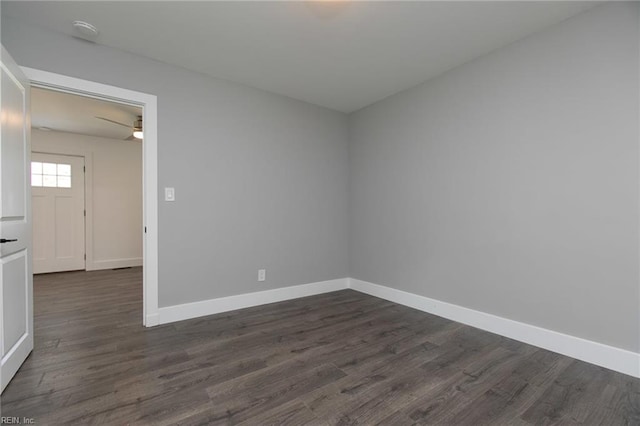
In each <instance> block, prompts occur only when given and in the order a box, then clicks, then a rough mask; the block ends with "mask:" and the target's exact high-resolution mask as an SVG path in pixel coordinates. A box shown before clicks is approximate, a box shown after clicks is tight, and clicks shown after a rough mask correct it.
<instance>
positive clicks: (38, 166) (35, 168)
mask: <svg viewBox="0 0 640 426" xmlns="http://www.w3.org/2000/svg"><path fill="white" fill-rule="evenodd" d="M31 173H35V174H37V175H41V174H42V163H41V162H39V161H32V162H31Z"/></svg>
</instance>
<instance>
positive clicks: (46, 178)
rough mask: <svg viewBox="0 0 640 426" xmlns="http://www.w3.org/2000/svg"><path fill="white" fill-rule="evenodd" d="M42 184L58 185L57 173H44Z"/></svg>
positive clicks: (50, 186) (52, 186)
mask: <svg viewBox="0 0 640 426" xmlns="http://www.w3.org/2000/svg"><path fill="white" fill-rule="evenodd" d="M42 186H46V187H48V188H55V187H56V177H55V175H53V176H52V175H44V176H42Z"/></svg>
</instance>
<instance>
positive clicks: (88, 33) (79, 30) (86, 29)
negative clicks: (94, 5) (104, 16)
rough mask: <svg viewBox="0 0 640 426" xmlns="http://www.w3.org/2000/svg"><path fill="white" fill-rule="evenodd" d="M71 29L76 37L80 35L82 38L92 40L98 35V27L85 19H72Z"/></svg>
mask: <svg viewBox="0 0 640 426" xmlns="http://www.w3.org/2000/svg"><path fill="white" fill-rule="evenodd" d="M72 25H73V30H74V31H75V35H76V37H80V38H82V39H84V40H89V41H94V40H95V38H96V37H97V36H98V29H97V28H96V27H95V26H93V25H91V24H90V23H88V22H85V21H73V24H72Z"/></svg>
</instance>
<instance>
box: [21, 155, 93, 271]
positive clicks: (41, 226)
mask: <svg viewBox="0 0 640 426" xmlns="http://www.w3.org/2000/svg"><path fill="white" fill-rule="evenodd" d="M31 197H32V211H33V272H34V273H35V274H41V273H46V272H60V271H74V270H79V269H85V206H84V157H75V156H69V155H53V154H43V153H33V154H32V155H31Z"/></svg>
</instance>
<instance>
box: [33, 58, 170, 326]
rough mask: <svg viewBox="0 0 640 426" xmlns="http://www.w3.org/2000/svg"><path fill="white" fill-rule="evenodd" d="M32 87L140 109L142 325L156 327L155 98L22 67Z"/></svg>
mask: <svg viewBox="0 0 640 426" xmlns="http://www.w3.org/2000/svg"><path fill="white" fill-rule="evenodd" d="M22 71H23V72H24V73H25V75H26V76H27V78H28V79H29V80H30V82H31V85H32V87H37V88H42V89H49V90H54V91H59V92H64V93H69V94H74V95H80V96H85V97H88V98H92V99H100V100H106V101H110V102H116V103H121V104H125V105H132V106H137V107H140V108H142V122H143V123H144V138H143V141H142V169H143V171H142V191H143V197H142V198H143V207H142V211H143V215H142V216H143V224H142V225H143V226H142V230H143V259H142V263H143V318H142V322H143V324H144V325H145V326H147V327H150V326H154V325H157V324H158V185H157V170H158V168H157V98H156V96H154V95H149V94H146V93H142V92H137V91H133V90H128V89H122V88H119V87H115V86H109V85H104V84H100V83H95V82H91V81H87V80H82V79H77V78H73V77H68V76H64V75H60V74H55V73H50V72H46V71H41V70H36V69H32V68H26V67H22Z"/></svg>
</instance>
